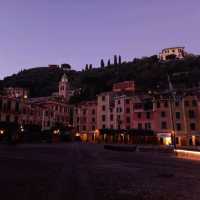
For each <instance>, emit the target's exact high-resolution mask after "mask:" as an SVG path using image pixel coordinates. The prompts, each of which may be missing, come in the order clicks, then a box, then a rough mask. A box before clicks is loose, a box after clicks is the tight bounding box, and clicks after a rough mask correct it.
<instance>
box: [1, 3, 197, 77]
mask: <svg viewBox="0 0 200 200" xmlns="http://www.w3.org/2000/svg"><path fill="white" fill-rule="evenodd" d="M199 9H200V1H199V0H168V1H166V0H0V69H1V70H0V78H3V77H4V76H6V75H11V74H12V73H17V72H18V71H19V70H20V69H24V68H30V67H35V66H47V65H48V64H61V63H69V64H71V65H72V66H74V68H75V69H81V68H83V67H84V66H85V64H86V63H92V64H93V65H94V66H98V65H99V61H100V59H101V58H104V59H105V60H107V59H108V58H113V55H114V54H120V55H121V56H122V59H123V60H127V61H128V60H132V59H133V58H134V57H142V56H150V55H153V54H157V53H159V51H160V50H161V49H162V48H164V47H170V46H177V45H178V46H179V45H180V46H185V47H186V50H187V51H188V52H192V53H196V54H200V12H199Z"/></svg>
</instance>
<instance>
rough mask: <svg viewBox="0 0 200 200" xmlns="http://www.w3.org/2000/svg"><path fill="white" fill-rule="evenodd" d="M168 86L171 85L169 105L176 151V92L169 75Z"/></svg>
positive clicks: (172, 137) (172, 136)
mask: <svg viewBox="0 0 200 200" xmlns="http://www.w3.org/2000/svg"><path fill="white" fill-rule="evenodd" d="M168 84H169V92H170V95H169V104H170V113H171V122H172V133H171V139H172V143H173V147H174V149H176V130H175V125H174V124H175V120H174V111H175V108H174V103H175V99H176V92H175V91H174V88H173V86H172V83H171V80H170V76H169V75H168Z"/></svg>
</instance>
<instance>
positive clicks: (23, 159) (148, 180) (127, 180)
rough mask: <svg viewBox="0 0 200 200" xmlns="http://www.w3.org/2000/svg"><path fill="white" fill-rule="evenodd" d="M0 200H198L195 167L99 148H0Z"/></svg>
mask: <svg viewBox="0 0 200 200" xmlns="http://www.w3.org/2000/svg"><path fill="white" fill-rule="evenodd" d="M0 195H1V197H0V199H2V200H6V199H11V200H15V199H20V200H32V199H34V200H47V199H48V200H51V199H52V200H60V199H63V200H64V199H69V200H75V199H82V200H96V199H97V200H104V199H105V200H111V199H113V200H129V199H130V200H134V199H136V200H137V199H138V200H143V199H148V200H154V199H155V200H157V199H158V200H166V199H170V200H171V199H174V200H175V199H176V200H177V199H178V200H179V199H180V200H183V199H190V200H191V199H192V200H193V199H197V200H199V199H200V161H191V160H184V159H177V158H175V157H174V156H172V155H170V154H167V153H150V152H146V153H140V152H113V151H109V150H104V149H103V145H91V144H88V145H87V144H78V143H71V144H58V145H54V144H48V145H47V144H44V145H19V146H18V145H17V146H4V145H1V146H0Z"/></svg>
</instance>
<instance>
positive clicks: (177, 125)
mask: <svg viewBox="0 0 200 200" xmlns="http://www.w3.org/2000/svg"><path fill="white" fill-rule="evenodd" d="M176 130H177V131H180V130H181V124H180V123H176Z"/></svg>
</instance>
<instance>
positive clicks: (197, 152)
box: [174, 149, 200, 156]
mask: <svg viewBox="0 0 200 200" xmlns="http://www.w3.org/2000/svg"><path fill="white" fill-rule="evenodd" d="M174 151H175V152H177V153H187V154H191V155H192V154H193V155H199V156H200V151H189V150H182V149H175V150H174Z"/></svg>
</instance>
